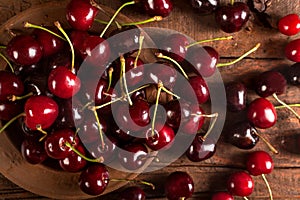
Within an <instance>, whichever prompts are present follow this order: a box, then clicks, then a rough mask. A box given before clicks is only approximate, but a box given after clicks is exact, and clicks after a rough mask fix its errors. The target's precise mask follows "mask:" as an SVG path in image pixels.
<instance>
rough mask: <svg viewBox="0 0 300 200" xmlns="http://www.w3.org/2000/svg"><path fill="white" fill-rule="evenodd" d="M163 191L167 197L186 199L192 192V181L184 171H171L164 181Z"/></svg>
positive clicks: (171, 199)
mask: <svg viewBox="0 0 300 200" xmlns="http://www.w3.org/2000/svg"><path fill="white" fill-rule="evenodd" d="M165 193H166V196H167V198H168V199H170V200H173V199H174V200H175V199H187V198H190V197H192V195H193V193H194V182H193V179H192V177H191V176H190V175H189V174H187V173H186V172H181V171H176V172H173V173H171V174H170V175H169V176H168V177H167V180H166V182H165Z"/></svg>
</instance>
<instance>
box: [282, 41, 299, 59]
mask: <svg viewBox="0 0 300 200" xmlns="http://www.w3.org/2000/svg"><path fill="white" fill-rule="evenodd" d="M285 56H286V57H287V58H288V59H289V60H291V61H294V62H300V39H295V40H292V41H291V42H289V43H288V44H287V45H286V47H285Z"/></svg>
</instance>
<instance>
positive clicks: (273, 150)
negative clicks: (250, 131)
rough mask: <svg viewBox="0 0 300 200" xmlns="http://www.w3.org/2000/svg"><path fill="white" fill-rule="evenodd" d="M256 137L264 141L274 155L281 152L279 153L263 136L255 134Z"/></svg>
mask: <svg viewBox="0 0 300 200" xmlns="http://www.w3.org/2000/svg"><path fill="white" fill-rule="evenodd" d="M255 135H257V136H258V137H259V138H260V139H262V140H263V141H264V143H265V144H266V145H267V146H268V148H269V149H270V150H271V151H272V152H273V153H274V154H278V153H279V152H278V151H277V149H275V147H273V146H272V145H271V144H270V142H269V141H268V140H267V139H266V138H264V137H263V136H262V135H261V134H259V133H257V132H255Z"/></svg>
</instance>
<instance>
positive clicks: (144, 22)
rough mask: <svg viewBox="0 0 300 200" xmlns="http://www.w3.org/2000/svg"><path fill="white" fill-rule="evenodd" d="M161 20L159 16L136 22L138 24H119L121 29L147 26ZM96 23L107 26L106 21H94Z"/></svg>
mask: <svg viewBox="0 0 300 200" xmlns="http://www.w3.org/2000/svg"><path fill="white" fill-rule="evenodd" d="M162 19H163V17H161V16H154V17H151V18H149V19H146V20H143V21H138V22H130V23H122V24H119V25H120V26H121V27H122V26H135V25H142V24H147V23H151V22H159V21H161V20H162ZM95 21H96V22H98V23H100V24H108V22H107V21H103V20H101V19H95Z"/></svg>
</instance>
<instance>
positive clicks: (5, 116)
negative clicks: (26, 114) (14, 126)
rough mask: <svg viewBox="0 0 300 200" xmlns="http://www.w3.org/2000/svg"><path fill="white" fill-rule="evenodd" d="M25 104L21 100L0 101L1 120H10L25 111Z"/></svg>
mask: <svg viewBox="0 0 300 200" xmlns="http://www.w3.org/2000/svg"><path fill="white" fill-rule="evenodd" d="M23 106H24V105H23V104H22V103H20V102H5V103H0V120H4V121H9V120H11V119H12V118H13V117H15V116H17V115H18V114H20V113H21V112H23Z"/></svg>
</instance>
